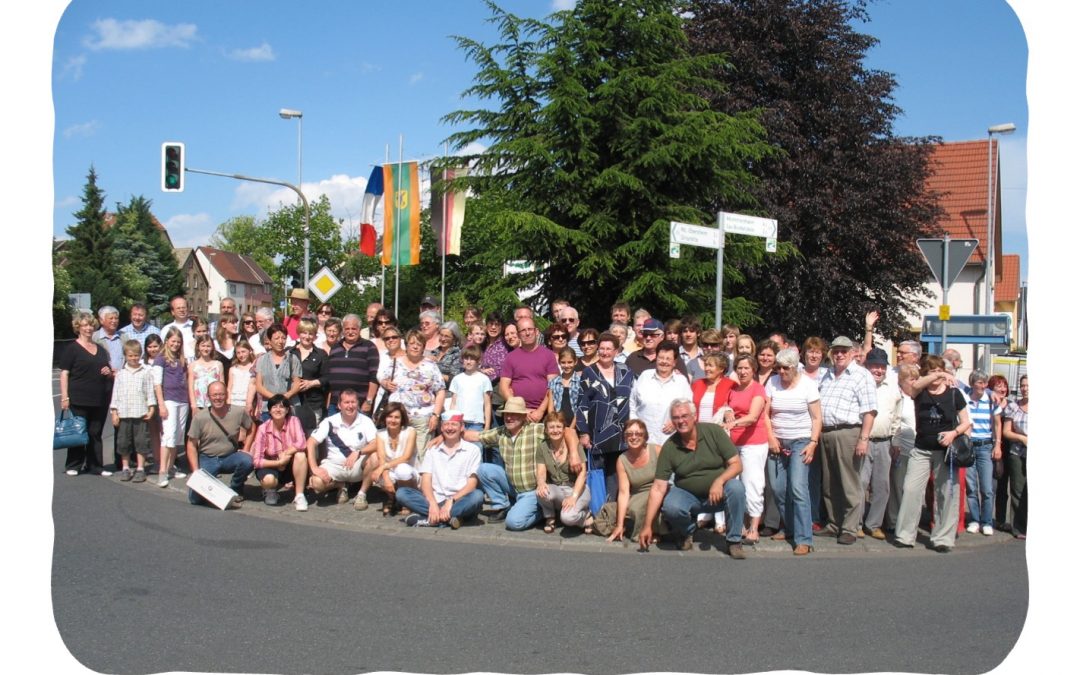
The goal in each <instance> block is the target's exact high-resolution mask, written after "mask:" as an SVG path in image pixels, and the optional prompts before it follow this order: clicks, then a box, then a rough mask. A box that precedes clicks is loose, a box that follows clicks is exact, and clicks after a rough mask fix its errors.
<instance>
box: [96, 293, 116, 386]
mask: <svg viewBox="0 0 1080 675" xmlns="http://www.w3.org/2000/svg"><path fill="white" fill-rule="evenodd" d="M98 321H99V322H100V323H101V328H98V329H97V330H96V331H94V334H93V335H92V336H91V338H90V339H91V340H93V341H94V342H96V343H97V344H99V345H100V346H101V347H103V348H104V349H105V351H107V352H108V353H109V368H112V374H113V377H115V376H116V373H117V372H118V371H119V370H120V369H121V368H123V367H124V338H123V336H122V335H120V330H119V329H120V310H118V309H117V308H115V307H113V306H111V305H105V306H104V307H102V308H101V309H99V310H98Z"/></svg>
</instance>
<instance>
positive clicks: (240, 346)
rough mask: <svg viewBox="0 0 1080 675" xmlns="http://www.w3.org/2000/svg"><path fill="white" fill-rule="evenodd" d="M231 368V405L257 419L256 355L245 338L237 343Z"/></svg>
mask: <svg viewBox="0 0 1080 675" xmlns="http://www.w3.org/2000/svg"><path fill="white" fill-rule="evenodd" d="M234 349H235V355H234V356H233V360H232V367H230V368H229V405H236V406H240V407H241V408H243V409H244V411H245V412H247V414H249V415H251V417H252V418H254V417H255V386H254V385H255V354H254V352H252V350H251V345H250V344H249V343H248V341H247V340H245V339H244V338H240V339H239V340H237V341H236V347H234Z"/></svg>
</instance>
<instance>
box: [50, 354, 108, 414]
mask: <svg viewBox="0 0 1080 675" xmlns="http://www.w3.org/2000/svg"><path fill="white" fill-rule="evenodd" d="M96 346H97V353H96V354H91V353H90V352H88V351H86V349H84V348H83V346H82V345H80V344H79V343H78V342H72V343H71V344H69V345H68V347H67V349H65V350H64V352H63V353H62V354H61V355H60V363H59V365H60V370H66V371H67V372H68V398H70V399H71V404H72V405H76V406H84V407H87V408H96V407H98V406H106V405H109V396H110V393H111V390H112V376H111V375H102V374H101V369H102V368H104V367H105V366H108V365H109V352H108V351H106V350H105V348H104V347H102V346H101V345H96Z"/></svg>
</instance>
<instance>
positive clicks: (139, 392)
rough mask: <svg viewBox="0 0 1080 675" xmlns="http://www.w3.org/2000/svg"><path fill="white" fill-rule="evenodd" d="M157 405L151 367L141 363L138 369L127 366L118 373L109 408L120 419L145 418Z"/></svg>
mask: <svg viewBox="0 0 1080 675" xmlns="http://www.w3.org/2000/svg"><path fill="white" fill-rule="evenodd" d="M155 405H157V396H156V395H155V394H154V376H153V373H152V372H151V370H150V366H147V365H146V364H145V363H140V364H139V367H138V368H132V367H131V366H127V365H125V366H124V367H123V368H121V369H120V370H119V371H118V372H117V373H116V381H115V382H114V383H113V391H112V401H111V402H110V403H109V408H110V409H111V410H115V411H117V413H119V415H120V419H125V420H126V419H134V418H138V417H143V416H145V415H146V413H148V412H150V408H152V407H153V406H155Z"/></svg>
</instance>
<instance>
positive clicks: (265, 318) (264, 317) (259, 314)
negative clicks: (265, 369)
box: [248, 307, 274, 356]
mask: <svg viewBox="0 0 1080 675" xmlns="http://www.w3.org/2000/svg"><path fill="white" fill-rule="evenodd" d="M273 325H274V310H272V309H270V308H269V307H260V308H258V309H257V310H255V330H257V331H259V332H258V335H257V336H256V337H253V338H252V339H251V340H249V341H248V342H250V343H251V351H252V352H253V353H254V354H255V356H258V355H260V354H265V353H266V347H264V346H263V337H264V336H265V335H266V329H267V328H269V327H270V326H273Z"/></svg>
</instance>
